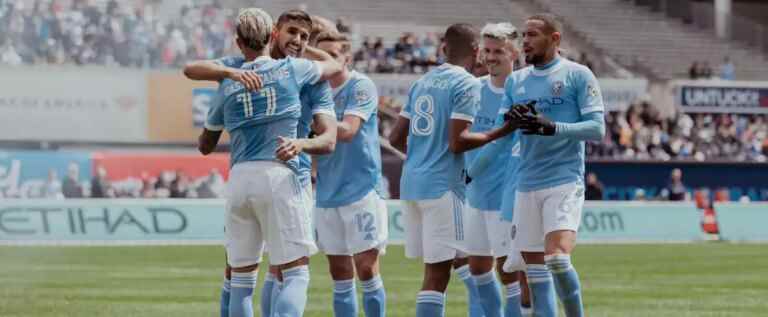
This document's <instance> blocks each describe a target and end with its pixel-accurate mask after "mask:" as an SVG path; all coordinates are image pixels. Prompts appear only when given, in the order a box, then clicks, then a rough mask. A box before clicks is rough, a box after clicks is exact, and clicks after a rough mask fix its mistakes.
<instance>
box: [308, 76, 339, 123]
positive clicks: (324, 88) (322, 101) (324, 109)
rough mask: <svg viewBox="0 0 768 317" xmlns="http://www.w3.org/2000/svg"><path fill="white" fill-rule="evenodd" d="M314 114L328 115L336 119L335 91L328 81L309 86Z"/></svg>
mask: <svg viewBox="0 0 768 317" xmlns="http://www.w3.org/2000/svg"><path fill="white" fill-rule="evenodd" d="M309 98H310V100H311V103H312V105H311V107H310V108H311V110H312V114H313V115H315V114H326V115H329V116H332V117H334V118H336V111H335V110H334V107H335V104H334V103H333V90H332V89H331V85H330V84H329V83H328V82H327V81H321V82H318V83H315V84H314V85H312V86H309Z"/></svg>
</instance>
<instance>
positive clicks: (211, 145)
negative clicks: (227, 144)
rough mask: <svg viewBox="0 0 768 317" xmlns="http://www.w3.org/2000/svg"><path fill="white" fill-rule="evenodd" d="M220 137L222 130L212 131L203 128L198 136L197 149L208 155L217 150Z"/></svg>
mask: <svg viewBox="0 0 768 317" xmlns="http://www.w3.org/2000/svg"><path fill="white" fill-rule="evenodd" d="M219 138H221V131H211V130H208V129H203V132H201V133H200V136H199V137H198V138H197V149H198V150H199V151H200V153H201V154H203V155H208V154H211V153H213V151H214V150H216V146H217V145H218V144H219Z"/></svg>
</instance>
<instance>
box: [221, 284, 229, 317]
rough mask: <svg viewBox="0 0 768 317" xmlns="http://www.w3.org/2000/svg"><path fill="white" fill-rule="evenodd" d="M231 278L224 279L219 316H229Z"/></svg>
mask: <svg viewBox="0 0 768 317" xmlns="http://www.w3.org/2000/svg"><path fill="white" fill-rule="evenodd" d="M229 289H230V286H229V280H228V279H226V278H225V279H224V285H222V286H221V300H220V302H219V316H221V317H229Z"/></svg>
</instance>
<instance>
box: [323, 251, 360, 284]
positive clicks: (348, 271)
mask: <svg viewBox="0 0 768 317" xmlns="http://www.w3.org/2000/svg"><path fill="white" fill-rule="evenodd" d="M328 270H329V272H330V273H331V278H333V279H334V280H336V281H340V280H349V279H352V278H353V277H354V276H355V267H354V265H353V264H352V257H350V256H340V255H329V256H328Z"/></svg>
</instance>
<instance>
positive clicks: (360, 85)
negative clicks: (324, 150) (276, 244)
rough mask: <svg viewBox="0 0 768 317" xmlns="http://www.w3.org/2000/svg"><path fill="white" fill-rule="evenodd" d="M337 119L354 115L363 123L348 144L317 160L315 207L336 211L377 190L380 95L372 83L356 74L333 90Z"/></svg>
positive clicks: (379, 161) (361, 75)
mask: <svg viewBox="0 0 768 317" xmlns="http://www.w3.org/2000/svg"><path fill="white" fill-rule="evenodd" d="M333 99H334V102H335V103H336V108H335V111H336V117H337V119H338V120H339V121H342V120H343V119H344V116H347V115H353V116H357V117H360V119H362V120H363V122H362V125H361V126H360V130H358V131H357V134H356V135H355V137H354V138H353V139H352V141H350V142H338V143H336V151H335V152H333V153H331V154H329V155H323V156H318V157H317V207H320V208H338V207H342V206H346V205H349V204H351V203H354V202H356V201H359V200H360V199H363V197H365V196H366V195H367V194H368V193H370V192H371V190H376V191H377V192H378V191H379V187H378V186H379V178H380V177H381V149H380V148H379V119H378V116H377V113H378V111H377V107H378V103H379V95H378V92H377V91H376V86H375V85H374V83H373V81H372V80H371V79H369V78H368V77H367V76H365V75H363V74H360V73H358V72H352V73H351V74H350V78H349V79H348V80H347V81H346V82H345V83H344V84H342V85H341V86H339V87H337V88H335V89H334V98H333Z"/></svg>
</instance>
